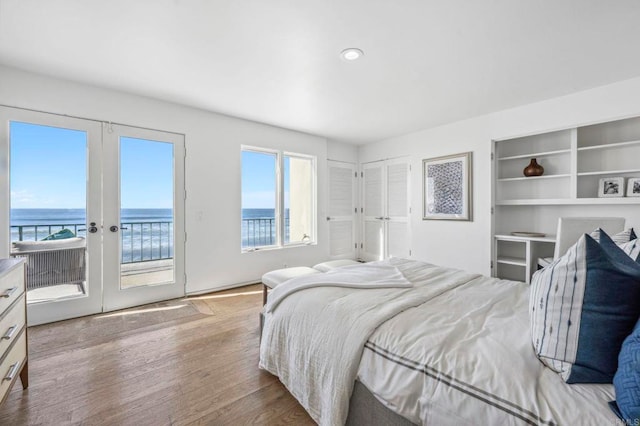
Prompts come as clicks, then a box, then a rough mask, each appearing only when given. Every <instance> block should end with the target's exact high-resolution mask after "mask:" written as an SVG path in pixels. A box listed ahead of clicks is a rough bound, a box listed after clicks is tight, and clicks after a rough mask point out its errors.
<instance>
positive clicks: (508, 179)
mask: <svg viewBox="0 0 640 426" xmlns="http://www.w3.org/2000/svg"><path fill="white" fill-rule="evenodd" d="M567 177H571V175H570V174H562V175H542V176H530V177H527V176H522V177H513V178H500V179H498V182H513V181H518V180H540V179H557V178H567Z"/></svg>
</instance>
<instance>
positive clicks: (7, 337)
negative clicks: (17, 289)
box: [0, 294, 26, 359]
mask: <svg viewBox="0 0 640 426" xmlns="http://www.w3.org/2000/svg"><path fill="white" fill-rule="evenodd" d="M24 298H25V295H24V294H22V296H20V299H19V300H18V302H17V303H16V304H14V305H13V307H12V308H11V309H10V310H9V311H8V312H5V314H4V317H2V318H0V359H2V356H3V355H4V353H5V352H6V351H7V349H9V346H11V344H12V343H13V341H14V340H16V339H17V338H18V335H19V334H20V330H22V327H24V326H25V320H26V316H25V312H24V309H25V304H24Z"/></svg>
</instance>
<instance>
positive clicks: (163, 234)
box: [11, 209, 289, 263]
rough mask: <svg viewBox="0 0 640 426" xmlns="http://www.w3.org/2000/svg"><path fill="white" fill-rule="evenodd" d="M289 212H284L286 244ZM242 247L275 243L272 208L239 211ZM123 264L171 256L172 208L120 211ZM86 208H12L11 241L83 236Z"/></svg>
mask: <svg viewBox="0 0 640 426" xmlns="http://www.w3.org/2000/svg"><path fill="white" fill-rule="evenodd" d="M288 218H289V210H288V209H287V210H286V211H285V226H286V228H285V241H288V226H287V225H288ZM242 219H243V220H242V222H241V244H242V247H243V248H245V247H255V246H263V245H271V244H275V242H276V229H275V228H276V226H275V210H274V209H242ZM121 222H122V223H121V225H122V230H121V232H122V261H123V262H124V263H127V262H139V261H142V260H154V259H165V258H170V257H172V256H173V211H172V209H123V210H122V217H121ZM86 223H87V222H86V210H85V209H11V241H19V240H25V241H34V240H42V239H43V238H45V237H46V236H47V235H49V234H51V233H54V232H56V231H59V230H61V229H63V228H67V229H71V230H72V231H73V232H74V233H75V234H76V235H78V236H81V237H86V227H87V226H86Z"/></svg>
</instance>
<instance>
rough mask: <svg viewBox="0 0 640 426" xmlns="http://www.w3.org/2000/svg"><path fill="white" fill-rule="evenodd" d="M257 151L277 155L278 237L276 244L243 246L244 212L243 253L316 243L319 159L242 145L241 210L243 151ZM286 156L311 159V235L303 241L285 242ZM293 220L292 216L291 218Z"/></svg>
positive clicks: (276, 203) (290, 152)
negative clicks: (307, 239)
mask: <svg viewBox="0 0 640 426" xmlns="http://www.w3.org/2000/svg"><path fill="white" fill-rule="evenodd" d="M245 151H247V152H255V153H258V154H268V155H275V156H276V161H275V163H276V164H275V176H274V178H275V183H276V190H275V196H276V199H275V208H274V215H275V223H276V238H275V244H271V245H265V246H255V247H242V220H243V219H242V214H241V216H240V250H241V252H242V253H251V252H254V251H262V250H274V249H282V248H288V247H300V246H308V245H316V244H317V243H318V242H317V234H318V196H317V194H318V188H317V185H318V170H317V164H318V160H317V157H316V156H315V155H310V154H302V153H299V152H292V151H286V150H281V149H273V148H262V147H257V146H253V145H241V147H240V177H241V183H240V211H241V212H242V209H243V206H242V191H243V187H242V171H243V169H242V167H243V164H242V153H243V152H245ZM285 157H290V158H298V159H304V160H309V161H311V179H310V183H311V185H310V191H311V212H312V215H311V224H310V226H311V230H310V232H311V235H309V237H310V238H309V241H307V242H302V241H296V242H289V243H287V242H285V232H286V227H285V219H286V218H285V214H284V213H285V211H286V210H285V196H284V186H285V185H284V162H285ZM289 220H291V218H289Z"/></svg>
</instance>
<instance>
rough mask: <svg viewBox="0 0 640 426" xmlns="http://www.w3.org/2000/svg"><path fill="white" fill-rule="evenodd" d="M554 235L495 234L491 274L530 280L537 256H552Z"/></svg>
mask: <svg viewBox="0 0 640 426" xmlns="http://www.w3.org/2000/svg"><path fill="white" fill-rule="evenodd" d="M555 243H556V236H555V235H548V236H546V237H520V236H515V235H495V236H494V249H493V255H494V259H493V276H494V277H498V278H505V279H510V280H515V281H524V282H526V283H527V284H529V283H530V282H531V276H532V275H533V273H534V272H535V271H536V269H537V266H538V258H540V257H549V256H553V249H554V247H555Z"/></svg>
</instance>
